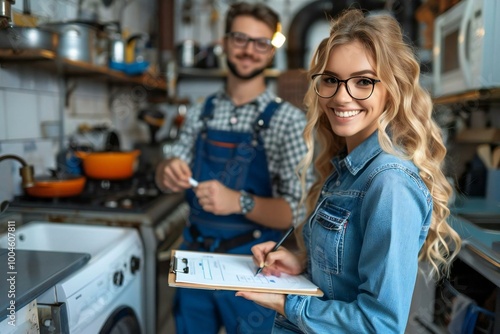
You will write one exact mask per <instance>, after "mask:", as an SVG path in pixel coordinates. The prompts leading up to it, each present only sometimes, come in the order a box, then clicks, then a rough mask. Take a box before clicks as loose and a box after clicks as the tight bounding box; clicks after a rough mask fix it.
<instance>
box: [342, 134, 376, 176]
mask: <svg viewBox="0 0 500 334" xmlns="http://www.w3.org/2000/svg"><path fill="white" fill-rule="evenodd" d="M380 152H382V148H381V147H380V144H379V142H378V130H377V131H375V132H374V133H372V134H371V135H370V136H369V137H368V138H367V139H366V140H365V141H364V142H362V143H361V144H360V145H359V146H358V147H356V148H355V149H354V150H353V151H352V152H351V153H350V154H348V155H347V156H346V153H347V150H346V149H344V151H343V152H341V154H339V155H337V156H335V157H334V158H333V159H332V164H333V165H334V166H335V169H336V170H337V171H340V170H341V168H342V167H341V166H342V165H345V166H346V168H347V170H348V171H349V172H350V173H351V174H352V175H356V174H357V173H358V172H359V171H360V170H361V169H363V167H364V166H365V165H366V164H367V163H368V162H369V161H370V160H372V159H373V158H374V157H376V156H377V155H378V154H380Z"/></svg>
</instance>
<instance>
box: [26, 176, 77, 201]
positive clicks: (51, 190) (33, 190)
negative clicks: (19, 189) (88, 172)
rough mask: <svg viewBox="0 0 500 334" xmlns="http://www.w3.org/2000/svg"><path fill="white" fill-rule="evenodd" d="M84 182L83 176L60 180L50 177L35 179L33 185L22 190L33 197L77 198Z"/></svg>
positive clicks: (67, 177)
mask: <svg viewBox="0 0 500 334" xmlns="http://www.w3.org/2000/svg"><path fill="white" fill-rule="evenodd" d="M85 180H86V179H85V177H83V176H66V177H63V178H60V179H58V178H55V177H50V176H49V177H36V178H35V185H34V186H33V187H29V188H25V189H24V190H25V191H26V193H27V194H28V195H30V196H34V197H70V196H77V195H80V194H81V193H82V191H83V188H84V186H85Z"/></svg>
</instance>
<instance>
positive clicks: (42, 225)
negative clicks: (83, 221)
mask: <svg viewBox="0 0 500 334" xmlns="http://www.w3.org/2000/svg"><path fill="white" fill-rule="evenodd" d="M5 242H6V241H5V238H3V239H2V238H0V247H1V246H2V244H3V243H5ZM16 248H17V249H26V250H40V251H56V252H57V251H60V252H77V253H89V254H90V255H91V258H90V260H89V261H88V263H87V264H86V265H85V266H84V267H82V268H81V269H79V270H78V271H76V272H74V273H73V274H71V275H70V276H68V277H66V278H65V279H63V280H62V281H60V282H58V283H57V284H56V285H55V286H54V287H52V288H50V289H48V290H47V291H46V292H44V293H43V294H42V295H40V296H38V297H37V304H38V316H39V322H40V332H41V333H57V332H59V331H61V332H64V333H70V334H88V333H96V334H97V333H101V334H110V333H123V334H127V333H130V334H132V333H133V334H138V333H145V323H144V319H145V314H144V313H145V312H144V309H145V308H144V297H143V296H144V286H143V282H144V270H143V259H144V247H143V245H142V242H141V238H140V236H139V233H138V232H137V230H135V229H133V228H125V227H109V226H101V225H78V224H58V223H48V222H30V223H28V224H26V225H22V226H20V227H19V228H18V229H17V230H16Z"/></svg>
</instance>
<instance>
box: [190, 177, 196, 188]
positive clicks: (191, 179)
mask: <svg viewBox="0 0 500 334" xmlns="http://www.w3.org/2000/svg"><path fill="white" fill-rule="evenodd" d="M189 184H190V185H191V186H193V187H194V188H196V187H198V181H196V180H195V179H193V178H192V177H190V178H189Z"/></svg>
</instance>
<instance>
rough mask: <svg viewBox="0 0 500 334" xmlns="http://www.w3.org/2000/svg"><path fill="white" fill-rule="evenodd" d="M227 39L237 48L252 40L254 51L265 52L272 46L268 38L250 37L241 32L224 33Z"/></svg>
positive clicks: (243, 46) (244, 46)
mask: <svg viewBox="0 0 500 334" xmlns="http://www.w3.org/2000/svg"><path fill="white" fill-rule="evenodd" d="M226 36H227V37H228V38H229V41H230V42H231V43H232V44H233V45H234V46H235V47H237V48H246V46H247V45H248V43H249V42H253V47H254V49H255V51H257V52H260V53H266V52H268V51H269V50H271V49H272V48H273V45H272V44H271V40H270V39H269V38H252V37H250V36H248V35H247V34H244V33H242V32H236V31H233V32H229V33H227V34H226Z"/></svg>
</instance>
